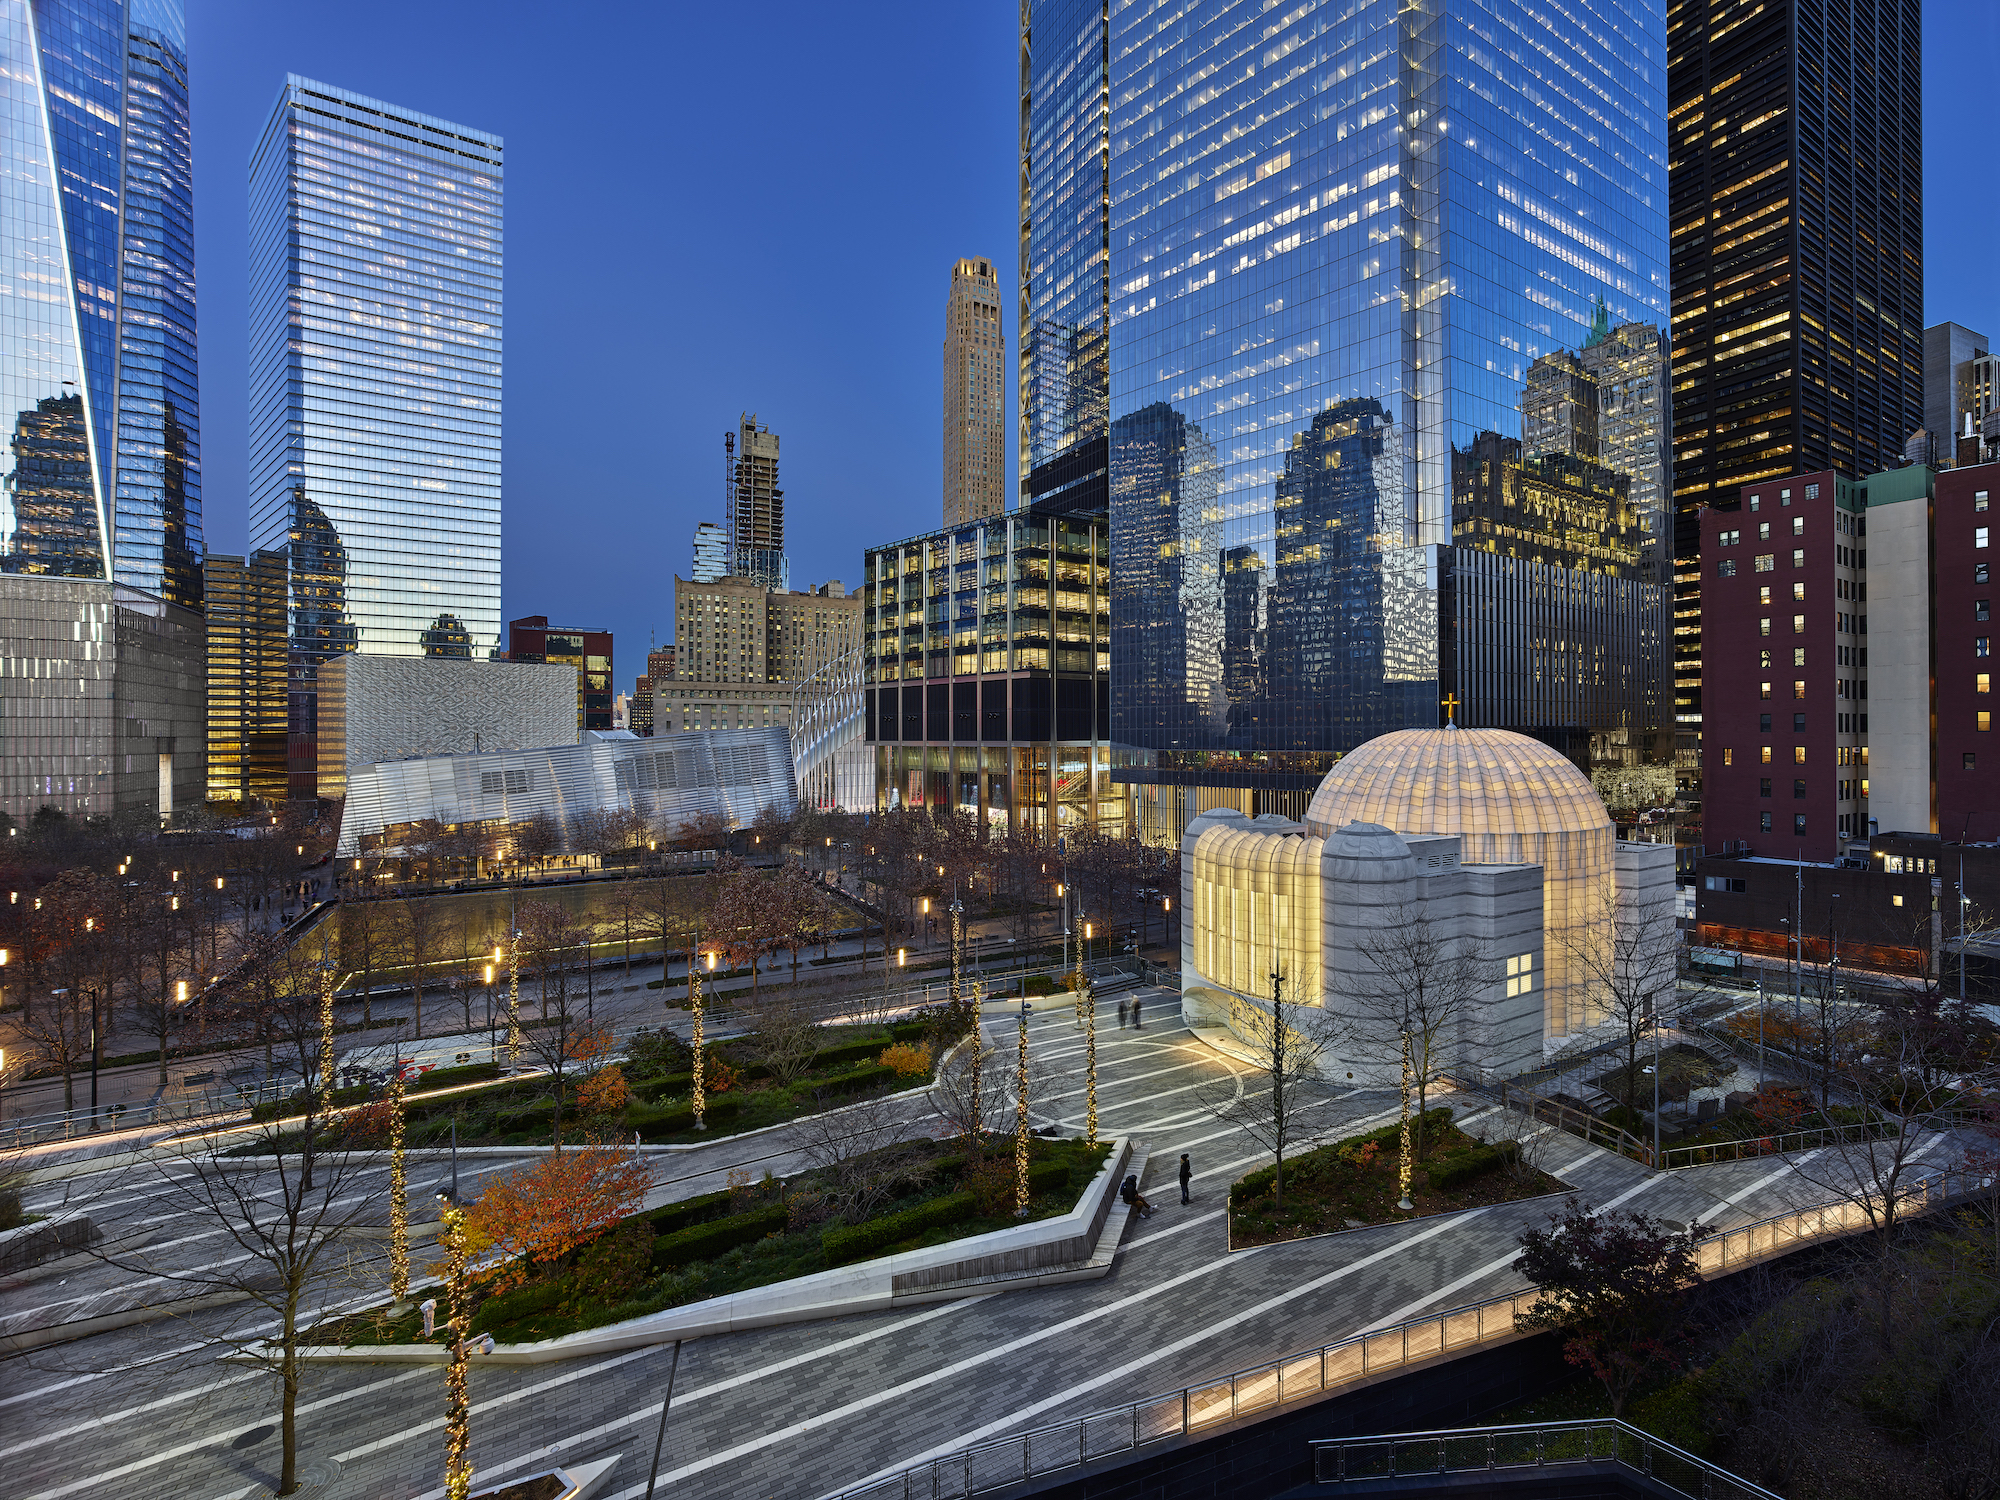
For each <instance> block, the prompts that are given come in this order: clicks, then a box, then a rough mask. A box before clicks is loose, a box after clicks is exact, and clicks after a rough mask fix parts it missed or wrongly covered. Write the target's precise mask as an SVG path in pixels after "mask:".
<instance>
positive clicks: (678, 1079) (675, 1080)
mask: <svg viewBox="0 0 2000 1500" xmlns="http://www.w3.org/2000/svg"><path fill="white" fill-rule="evenodd" d="M629 1087H630V1088H631V1090H632V1093H633V1095H634V1096H635V1097H637V1098H640V1099H671V1098H673V1097H674V1096H675V1095H676V1094H685V1093H686V1092H688V1090H690V1089H692V1088H693V1087H694V1074H692V1073H664V1074H661V1075H659V1076H657V1077H653V1078H647V1079H643V1080H642V1081H640V1082H638V1083H634V1084H631V1085H629Z"/></svg>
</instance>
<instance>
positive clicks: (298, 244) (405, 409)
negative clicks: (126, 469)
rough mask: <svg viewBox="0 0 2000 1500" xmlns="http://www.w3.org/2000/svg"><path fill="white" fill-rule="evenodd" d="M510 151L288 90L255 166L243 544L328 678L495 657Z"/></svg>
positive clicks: (305, 670)
mask: <svg viewBox="0 0 2000 1500" xmlns="http://www.w3.org/2000/svg"><path fill="white" fill-rule="evenodd" d="M501 186H502V184H501V141H500V138H499V137H498V136H494V135H489V134H487V133H486V132H484V131H480V130H475V129H472V128H471V127H470V126H465V125H454V124H452V123H450V122H449V121H445V120H440V119H436V118H433V117H432V116H429V115H424V114H419V113H417V112H416V111H414V110H410V109H405V108H403V107H402V106H400V105H393V104H385V103H383V102H381V101H380V100H376V99H367V98H364V97H362V96H361V95H359V94H353V93H349V92H348V91H347V90H345V89H338V88H334V87H332V86H330V85H327V84H323V83H315V82H313V81H312V80H311V79H306V78H300V77H297V76H295V75H294V76H289V77H287V78H286V80H285V86H284V88H283V89H282V90H281V91H280V92H279V95H278V101H277V105H276V107H275V108H274V109H273V111H272V114H271V118H270V121H269V123H268V124H267V125H266V126H265V128H264V133H263V136H262V138H261V139H260V140H259V141H258V143H257V147H256V150H255V152H254V154H253V155H252V157H251V159H250V345H251V350H250V539H251V545H252V547H254V548H285V549H287V550H288V552H289V555H290V559H291V586H290V592H291V601H290V610H291V634H292V652H293V667H292V675H293V697H294V701H293V710H292V716H293V723H292V732H293V735H294V764H293V782H294V795H298V794H299V793H300V792H301V791H302V790H303V787H302V786H301V782H302V780H303V779H304V773H305V772H306V771H307V770H308V769H309V767H308V766H305V765H302V764H301V753H302V751H301V745H300V743H299V742H300V740H301V739H302V738H303V739H304V740H305V741H306V742H307V748H308V749H309V743H310V737H311V735H312V733H313V692H312V686H311V684H312V682H313V681H314V680H315V673H316V671H317V667H318V663H319V662H321V661H323V660H325V659H326V658H327V657H328V656H331V655H333V654H335V653H338V652H344V651H361V652H367V653H371V654H381V655H393V656H421V655H424V654H425V652H426V638H427V633H428V632H430V631H431V630H432V627H433V626H434V625H435V623H436V622H437V621H438V619H439V618H440V616H441V615H444V614H449V615H451V616H453V617H454V618H455V620H456V621H457V622H458V624H459V625H460V626H462V628H463V629H464V630H465V631H466V632H467V633H468V634H469V635H470V637H471V640H472V650H473V653H474V654H476V655H482V656H483V655H485V654H487V653H489V652H490V651H492V650H493V649H494V648H495V647H496V646H497V645H498V644H499V638H500V356H501V321H500V297H501V208H502V202H501Z"/></svg>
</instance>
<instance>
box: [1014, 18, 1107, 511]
mask: <svg viewBox="0 0 2000 1500" xmlns="http://www.w3.org/2000/svg"><path fill="white" fill-rule="evenodd" d="M1106 46H1107V29H1106V22H1105V3H1104V0H1025V3H1024V4H1023V5H1022V7H1021V312H1020V319H1021V321H1020V329H1021V363H1020V375H1021V501H1022V503H1023V504H1028V503H1031V502H1033V501H1037V500H1047V501H1049V502H1051V503H1053V504H1059V505H1062V506H1064V507H1066V508H1067V509H1069V510H1071V511H1100V510H1103V509H1104V507H1105V505H1106V503H1107V501H1108V498H1109V490H1108V478H1107V470H1106V451H1107V440H1108V437H1109V429H1108V405H1107V401H1108V396H1109V381H1110V371H1109V367H1108V365H1107V363H1106V356H1107V353H1108V345H1107V335H1108V332H1109V329H1110V309H1111V283H1110V281H1109V274H1110V264H1111V256H1110V249H1109V244H1108V241H1107V235H1108V234H1109V226H1110V213H1111V204H1110V197H1109V192H1110V187H1109V178H1108V177H1107V175H1106V168H1107V165H1108V163H1109V160H1110V146H1109V137H1108V135H1107V131H1108V129H1109V124H1110V118H1111V117H1110V100H1109V96H1108V95H1107V93H1106V88H1107V82H1106V79H1107V72H1106V53H1105V49H1106Z"/></svg>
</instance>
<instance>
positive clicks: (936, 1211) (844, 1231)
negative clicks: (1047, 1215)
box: [819, 1174, 1032, 1266]
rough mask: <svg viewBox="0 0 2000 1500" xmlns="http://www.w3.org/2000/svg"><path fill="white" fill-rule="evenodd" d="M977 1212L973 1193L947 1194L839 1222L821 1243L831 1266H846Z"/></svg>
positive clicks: (823, 1233)
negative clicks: (896, 1210)
mask: <svg viewBox="0 0 2000 1500" xmlns="http://www.w3.org/2000/svg"><path fill="white" fill-rule="evenodd" d="M1031 1175H1032V1174H1031ZM978 1212H979V1210H978V1208H977V1206H976V1205H975V1204H974V1203H973V1200H972V1194H970V1193H947V1194H945V1196H944V1197H942V1198H933V1199H931V1200H930V1201H929V1202H928V1203H919V1204H918V1205H917V1206H916V1207H915V1208H906V1209H904V1210H903V1211H902V1212H901V1213H895V1214H884V1215H883V1216H882V1217H881V1218H879V1219H870V1220H868V1221H867V1222H866V1223H863V1224H836V1225H834V1226H833V1227H832V1228H831V1229H825V1230H821V1231H820V1236H819V1245H820V1249H821V1250H822V1251H824V1252H825V1254H826V1263H827V1264H828V1265H829V1266H844V1265H846V1264H847V1263H848V1262H849V1261H855V1260H866V1259H867V1258H868V1257H869V1256H871V1255H873V1254H875V1253H876V1252H877V1251H879V1250H881V1249H883V1248H885V1247H886V1246H889V1245H893V1244H895V1243H897V1242H898V1241H899V1240H907V1239H909V1238H911V1237H912V1236H914V1235H919V1234H922V1233H923V1232H924V1231H925V1230H926V1229H937V1228H939V1227H941V1226H943V1225H946V1224H962V1223H964V1222H965V1221H966V1220H967V1219H970V1218H973V1217H975V1216H976V1215H977V1214H978Z"/></svg>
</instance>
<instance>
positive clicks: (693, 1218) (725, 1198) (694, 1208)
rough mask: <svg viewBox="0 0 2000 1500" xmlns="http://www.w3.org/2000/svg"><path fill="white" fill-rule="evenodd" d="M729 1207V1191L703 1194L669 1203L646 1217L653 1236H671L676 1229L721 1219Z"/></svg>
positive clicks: (725, 1189)
mask: <svg viewBox="0 0 2000 1500" xmlns="http://www.w3.org/2000/svg"><path fill="white" fill-rule="evenodd" d="M728 1207H729V1189H728V1188H723V1189H722V1190H721V1191H720V1192H715V1193H703V1194H701V1195H700V1196H699V1197H696V1198H683V1199H681V1201H680V1202H678V1203H669V1204H668V1205H667V1206H666V1207H665V1208H656V1209H654V1210H653V1211H652V1212H651V1213H649V1214H647V1215H646V1220H647V1222H648V1223H650V1224H651V1225H652V1226H653V1232H654V1233H655V1234H672V1233H673V1232H674V1231H675V1230H677V1229H685V1228H687V1227H688V1225H690V1224H705V1223H707V1222H708V1221H710V1220H711V1219H717V1218H721V1217H722V1216H723V1211H726V1210H727V1209H728Z"/></svg>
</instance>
